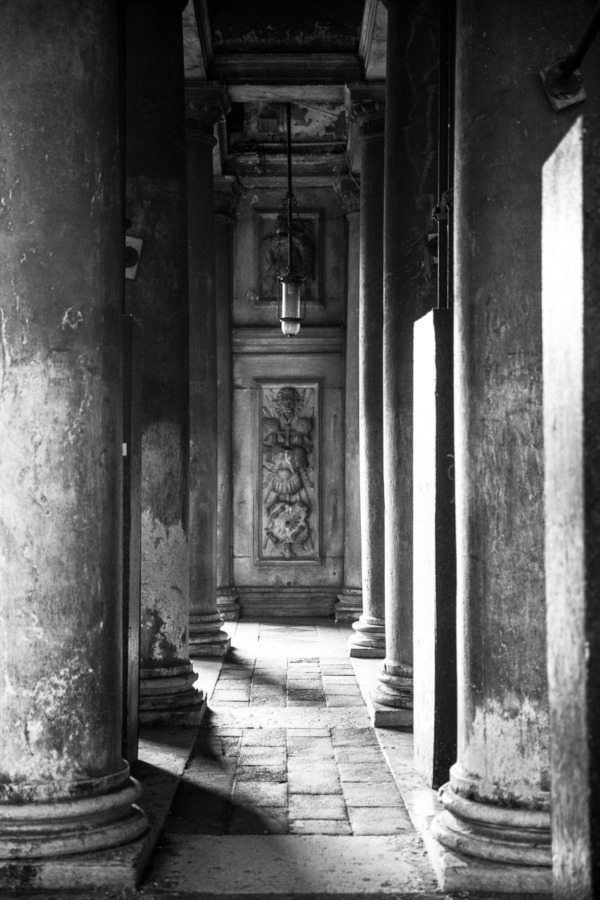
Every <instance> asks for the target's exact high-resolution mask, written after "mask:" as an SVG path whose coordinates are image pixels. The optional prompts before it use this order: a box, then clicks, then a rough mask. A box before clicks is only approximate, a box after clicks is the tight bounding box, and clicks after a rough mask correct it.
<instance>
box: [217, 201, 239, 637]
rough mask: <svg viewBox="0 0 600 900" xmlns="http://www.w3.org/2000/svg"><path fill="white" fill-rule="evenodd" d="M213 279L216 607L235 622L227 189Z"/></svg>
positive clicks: (231, 209) (219, 217)
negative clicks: (214, 330) (215, 385)
mask: <svg viewBox="0 0 600 900" xmlns="http://www.w3.org/2000/svg"><path fill="white" fill-rule="evenodd" d="M215 198H216V200H217V202H216V203H215V206H216V209H217V211H216V213H215V253H216V259H215V264H216V268H215V278H216V304H217V341H216V343H217V349H218V357H217V441H218V443H217V467H218V478H217V481H218V488H217V609H218V610H219V614H220V616H221V618H223V619H225V620H227V621H235V620H236V619H238V618H239V616H240V602H239V597H238V594H237V591H236V590H235V586H234V584H233V559H232V550H233V548H232V518H231V516H232V490H233V483H232V477H233V474H232V469H231V464H232V413H233V409H232V404H233V397H232V390H233V388H232V362H231V310H230V306H231V282H232V277H231V276H232V273H231V265H232V261H231V227H232V224H233V221H234V219H233V212H234V206H235V196H234V194H233V192H232V190H231V188H229V190H228V191H226V192H221V191H219V192H218V193H216V194H215Z"/></svg>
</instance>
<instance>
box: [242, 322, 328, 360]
mask: <svg viewBox="0 0 600 900" xmlns="http://www.w3.org/2000/svg"><path fill="white" fill-rule="evenodd" d="M344 337H345V334H344V329H343V328H341V327H338V328H309V327H303V328H301V329H300V334H298V335H296V336H295V337H294V339H293V340H290V338H288V337H286V336H285V335H284V334H282V333H281V329H280V328H234V330H233V334H232V347H233V352H234V354H237V355H241V354H253V355H262V354H267V355H270V354H272V353H285V354H289V355H296V354H300V355H302V354H306V353H311V354H314V353H335V354H338V353H343V350H344Z"/></svg>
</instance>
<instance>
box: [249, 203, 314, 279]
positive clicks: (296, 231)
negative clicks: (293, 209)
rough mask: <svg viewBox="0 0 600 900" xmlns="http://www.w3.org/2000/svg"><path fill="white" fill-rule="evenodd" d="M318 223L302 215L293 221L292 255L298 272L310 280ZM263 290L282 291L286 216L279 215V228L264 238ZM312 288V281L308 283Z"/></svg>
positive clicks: (312, 275) (311, 277)
mask: <svg viewBox="0 0 600 900" xmlns="http://www.w3.org/2000/svg"><path fill="white" fill-rule="evenodd" d="M313 231H314V225H313V222H311V221H310V220H309V219H301V220H299V221H298V222H294V224H293V232H292V257H293V265H294V269H295V271H296V272H301V273H302V274H303V275H304V277H305V278H307V279H308V280H309V281H310V280H312V279H314V277H315V274H314V237H313ZM261 252H262V272H263V283H262V294H263V296H265V297H276V296H277V294H278V293H279V276H280V275H282V274H283V272H284V271H285V269H286V268H287V253H288V244H287V222H286V218H285V216H277V225H276V227H275V231H271V232H269V233H268V234H266V235H265V236H264V238H263V239H262V248H261ZM307 289H308V285H307Z"/></svg>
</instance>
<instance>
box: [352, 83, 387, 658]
mask: <svg viewBox="0 0 600 900" xmlns="http://www.w3.org/2000/svg"><path fill="white" fill-rule="evenodd" d="M353 115H354V116H355V117H356V119H357V121H358V126H359V131H360V141H361V189H360V193H361V197H360V200H361V203H360V279H359V285H360V286H359V316H358V318H359V321H358V332H359V348H358V353H359V363H358V365H359V441H360V466H359V468H360V509H361V548H362V554H361V555H362V598H363V605H362V609H363V611H362V614H361V616H360V618H359V619H358V621H357V622H355V623H354V624H353V626H352V627H353V629H354V632H355V633H354V634H353V635H352V636H351V638H350V641H349V651H350V656H361V657H383V656H384V655H385V624H384V531H383V465H382V463H383V422H382V418H383V399H382V370H381V352H382V336H383V140H384V126H385V104H384V102H383V100H362V101H357V102H355V103H354V104H353Z"/></svg>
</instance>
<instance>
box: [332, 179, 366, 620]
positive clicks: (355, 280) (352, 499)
mask: <svg viewBox="0 0 600 900" xmlns="http://www.w3.org/2000/svg"><path fill="white" fill-rule="evenodd" d="M340 187H341V190H340V196H341V202H342V204H343V206H344V209H345V210H346V222H347V231H346V248H347V249H346V253H347V272H348V274H347V279H348V282H347V298H346V348H345V379H344V387H345V420H346V448H345V463H346V465H345V491H344V498H345V499H344V510H345V512H344V582H343V586H342V593H341V594H338V603H337V606H336V610H335V618H336V621H337V622H355V621H356V619H358V618H359V616H360V614H361V612H362V571H361V564H360V551H361V541H360V454H359V427H358V421H359V400H358V397H359V394H358V380H359V367H358V356H359V340H358V316H359V279H360V264H359V258H360V191H359V189H358V186H357V185H356V183H355V182H354V181H351V180H350V179H348V180H347V181H346V180H345V181H344V182H343V183H342V185H341V186H340Z"/></svg>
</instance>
